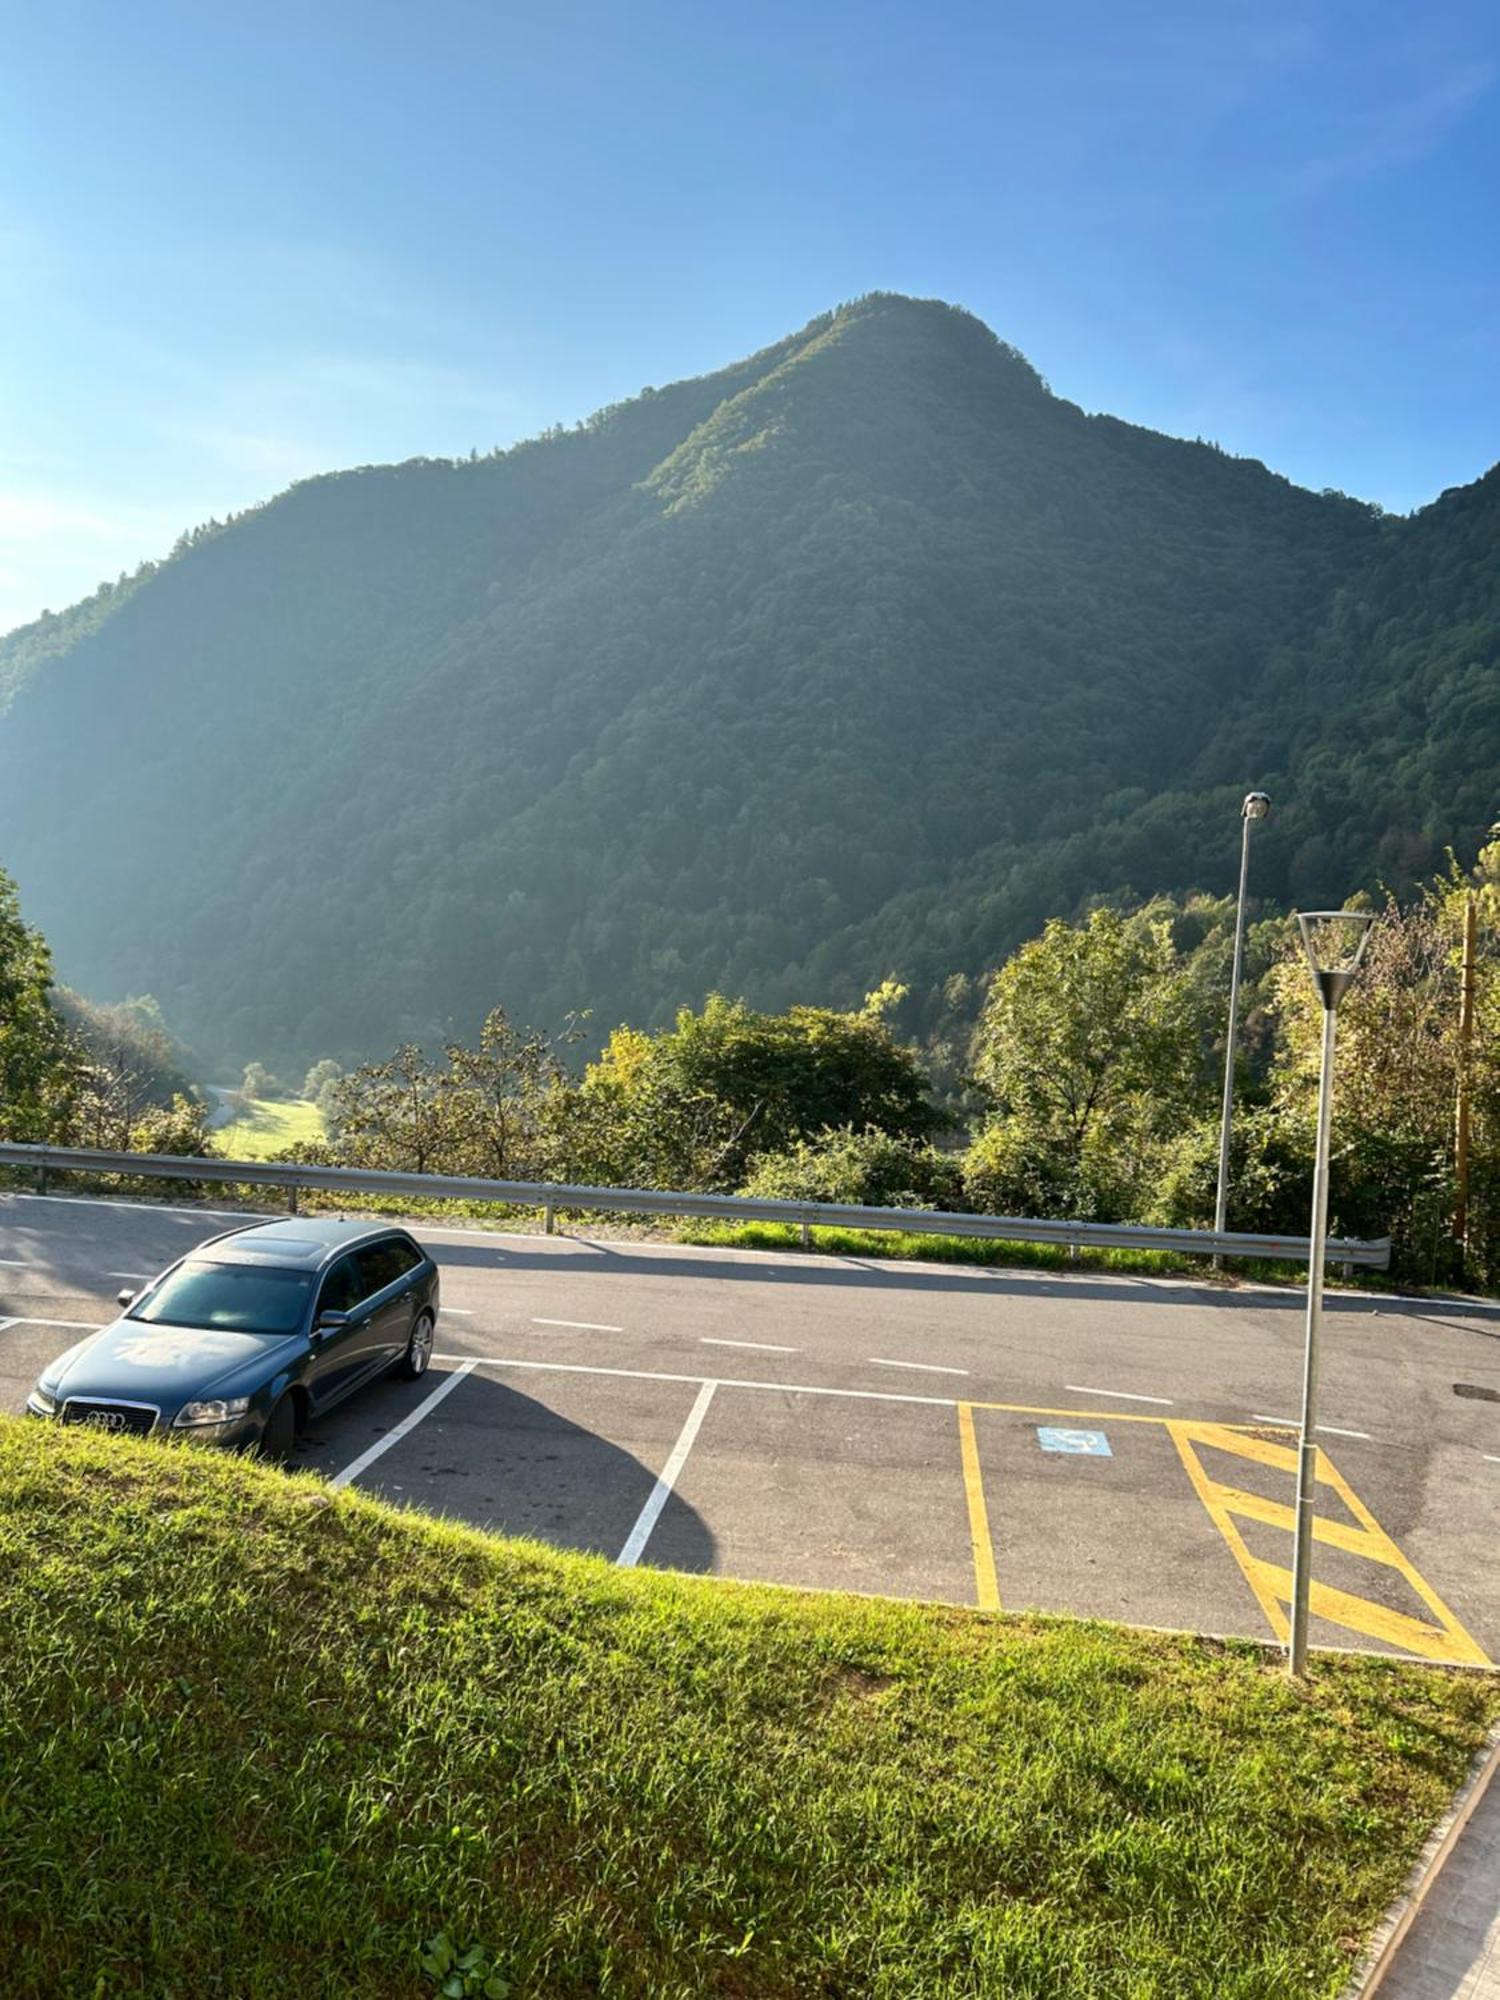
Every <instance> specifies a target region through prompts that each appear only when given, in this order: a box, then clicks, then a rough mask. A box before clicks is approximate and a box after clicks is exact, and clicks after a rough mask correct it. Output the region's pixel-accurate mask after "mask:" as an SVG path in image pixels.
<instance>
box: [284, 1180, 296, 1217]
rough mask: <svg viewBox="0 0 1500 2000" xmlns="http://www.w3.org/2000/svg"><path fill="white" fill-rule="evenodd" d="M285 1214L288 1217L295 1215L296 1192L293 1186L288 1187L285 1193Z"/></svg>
mask: <svg viewBox="0 0 1500 2000" xmlns="http://www.w3.org/2000/svg"><path fill="white" fill-rule="evenodd" d="M286 1212H287V1214H288V1215H295V1214H296V1213H297V1190H296V1188H295V1186H293V1187H289V1188H288V1189H287V1191H286Z"/></svg>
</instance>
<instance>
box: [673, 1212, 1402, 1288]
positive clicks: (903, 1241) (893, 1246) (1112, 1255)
mask: <svg viewBox="0 0 1500 2000" xmlns="http://www.w3.org/2000/svg"><path fill="white" fill-rule="evenodd" d="M674 1233H675V1234H676V1236H677V1239H678V1241H679V1242H682V1243H706V1244H712V1245H715V1246H723V1247H725V1248H731V1249H733V1248H739V1249H745V1250H800V1249H801V1248H802V1232H801V1230H800V1229H799V1228H798V1227H797V1225H796V1224H795V1223H787V1222H737V1223H727V1222H684V1223H683V1224H682V1225H681V1227H680V1228H679V1229H677V1230H676V1231H675V1232H674ZM812 1248H813V1249H814V1250H816V1251H820V1252H821V1253H822V1254H823V1255H825V1256H830V1257H899V1258H905V1259H910V1260H913V1261H917V1262H921V1261H926V1262H927V1263H934V1264H993V1265H996V1266H998V1267H1000V1268H1002V1269H1005V1270H1011V1271H1016V1270H1037V1271H1144V1272H1148V1273H1150V1272H1156V1273H1160V1272H1189V1273H1191V1274H1192V1275H1193V1276H1194V1277H1199V1278H1206V1277H1211V1276H1212V1275H1213V1273H1212V1270H1211V1267H1210V1264H1209V1260H1208V1259H1207V1258H1206V1257H1202V1256H1189V1255H1188V1254H1187V1253H1186V1252H1184V1251H1178V1250H1087V1249H1084V1250H1078V1251H1076V1252H1075V1251H1072V1250H1069V1249H1068V1248H1067V1247H1066V1246H1065V1245H1063V1244H1060V1243H1002V1242H999V1241H997V1240H996V1239H995V1238H993V1237H988V1236H930V1235H927V1234H925V1233H922V1232H918V1231H916V1230H901V1229H821V1228H814V1230H813V1231H812ZM1229 1269H1230V1271H1231V1272H1232V1273H1234V1274H1235V1275H1237V1276H1239V1277H1256V1278H1269V1279H1273V1280H1277V1281H1280V1282H1281V1283H1283V1284H1284V1283H1286V1282H1288V1280H1289V1279H1291V1278H1292V1277H1293V1276H1294V1275H1296V1274H1297V1273H1298V1272H1299V1270H1300V1269H1301V1267H1299V1266H1295V1265H1290V1264H1283V1263H1280V1262H1270V1261H1267V1262H1260V1263H1253V1262H1250V1261H1247V1260H1243V1259H1240V1258H1234V1259H1231V1261H1230V1265H1229ZM1304 1275H1305V1273H1304ZM1379 1275H1380V1276H1381V1277H1382V1278H1384V1276H1385V1274H1384V1273H1383V1272H1382V1273H1380V1274H1379ZM1341 1282H1342V1281H1341Z"/></svg>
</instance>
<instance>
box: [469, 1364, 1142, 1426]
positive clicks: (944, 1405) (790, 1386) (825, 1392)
mask: <svg viewBox="0 0 1500 2000" xmlns="http://www.w3.org/2000/svg"><path fill="white" fill-rule="evenodd" d="M432 1358H433V1360H434V1361H472V1362H474V1363H475V1365H476V1366H477V1367H480V1368H526V1369H529V1370H531V1371H532V1372H533V1373H536V1374H541V1375H607V1376H610V1377H611V1378H613V1379H614V1380H615V1381H619V1382H697V1383H703V1382H709V1381H716V1382H717V1383H718V1385H719V1387H720V1388H721V1389H769V1390H770V1391H771V1392H772V1393H773V1394H775V1395H777V1396H847V1397H850V1398H852V1399H853V1400H854V1401H855V1402H859V1403H922V1404H925V1405H926V1406H927V1407H928V1408H930V1409H940V1410H951V1409H953V1408H955V1407H956V1404H957V1400H958V1399H957V1398H956V1397H954V1396H909V1395H906V1394H904V1393H901V1392H899V1391H897V1390H895V1389H828V1388H824V1387H822V1386H821V1385H820V1384H817V1383H812V1382H753V1381H748V1380H739V1379H737V1378H736V1377H734V1376H732V1375H718V1376H710V1375H669V1374H667V1373H666V1372H665V1371H664V1370H658V1369H651V1368H602V1367H599V1366H598V1365H597V1364H595V1363H590V1362H586V1361H522V1360H521V1359H520V1358H519V1357H518V1356H511V1355H506V1354H476V1355H469V1354H434V1355H433V1357H432ZM1138 1421H1140V1422H1143V1423H1144V1422H1146V1421H1148V1419H1146V1418H1141V1419H1139V1420H1138Z"/></svg>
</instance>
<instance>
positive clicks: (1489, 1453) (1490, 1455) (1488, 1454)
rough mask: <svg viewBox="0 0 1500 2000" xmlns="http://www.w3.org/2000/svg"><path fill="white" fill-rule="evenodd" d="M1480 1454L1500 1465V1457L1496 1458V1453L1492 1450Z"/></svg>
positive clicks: (1493, 1463)
mask: <svg viewBox="0 0 1500 2000" xmlns="http://www.w3.org/2000/svg"><path fill="white" fill-rule="evenodd" d="M1480 1455H1481V1457H1483V1458H1485V1459H1487V1460H1488V1462H1489V1463H1490V1464H1491V1465H1500V1458H1496V1456H1495V1454H1494V1453H1493V1452H1492V1451H1486V1452H1482V1453H1481V1454H1480Z"/></svg>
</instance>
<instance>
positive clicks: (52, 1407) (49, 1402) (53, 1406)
mask: <svg viewBox="0 0 1500 2000" xmlns="http://www.w3.org/2000/svg"><path fill="white" fill-rule="evenodd" d="M26 1407H27V1409H28V1410H30V1411H31V1412H32V1413H33V1415H35V1416H38V1417H55V1416H56V1415H57V1398H56V1396H54V1395H53V1393H52V1391H51V1390H50V1389H44V1388H43V1387H42V1385H41V1383H40V1382H38V1383H37V1385H36V1387H35V1388H34V1389H33V1390H32V1392H31V1394H30V1395H29V1396H28V1397H27V1398H26Z"/></svg>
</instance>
